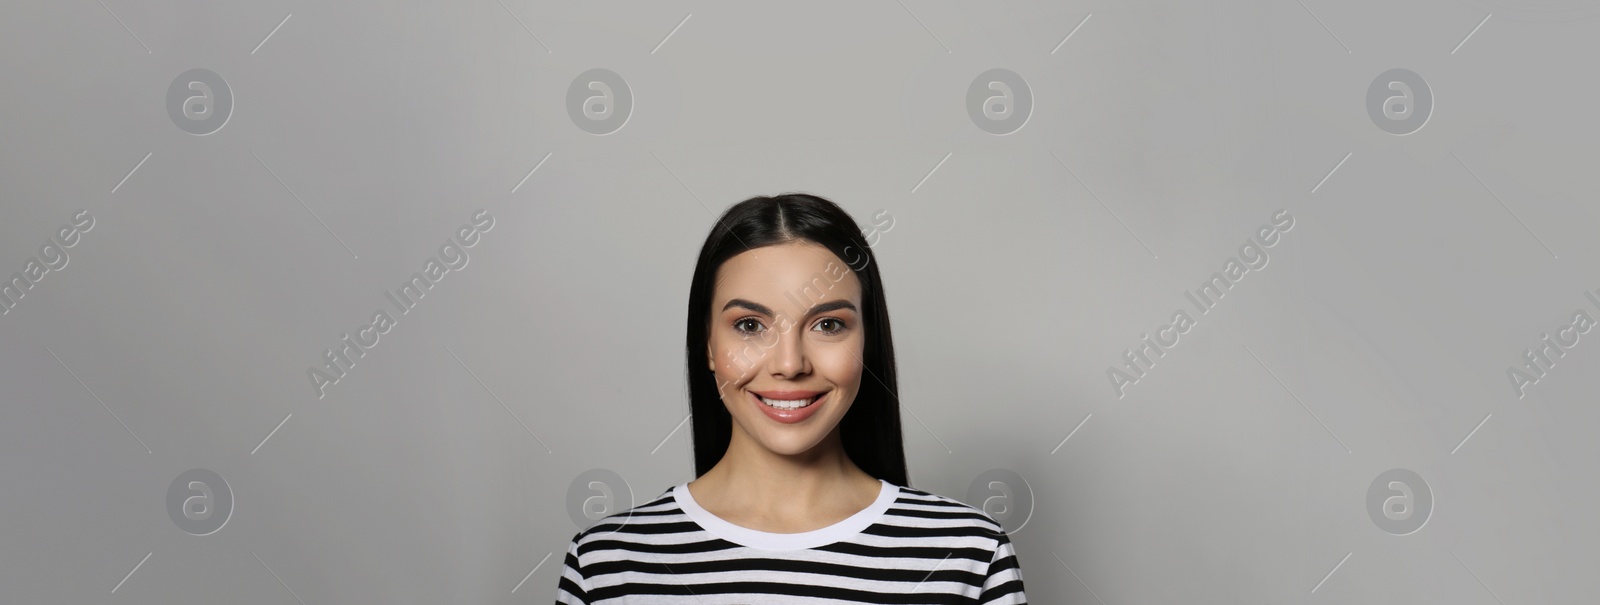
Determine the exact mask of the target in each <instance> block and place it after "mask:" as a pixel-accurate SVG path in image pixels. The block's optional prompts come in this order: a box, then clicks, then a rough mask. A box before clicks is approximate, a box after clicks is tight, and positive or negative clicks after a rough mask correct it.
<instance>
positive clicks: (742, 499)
mask: <svg viewBox="0 0 1600 605" xmlns="http://www.w3.org/2000/svg"><path fill="white" fill-rule="evenodd" d="M688 313H689V314H688V329H687V333H686V335H687V350H686V352H687V356H688V380H689V405H690V411H691V412H692V416H693V420H694V423H693V438H694V458H695V474H696V476H697V478H696V479H694V480H692V481H687V482H684V483H680V484H678V485H676V486H673V487H671V488H668V489H667V490H665V491H663V492H661V494H660V495H659V496H656V497H655V498H654V499H652V500H650V501H648V502H645V503H644V504H640V505H638V506H634V507H633V508H631V509H628V510H626V511H622V512H619V513H617V514H614V515H611V516H608V517H606V518H604V519H601V520H600V521H598V522H596V523H594V524H593V525H590V526H589V527H588V528H586V529H584V530H583V531H581V532H579V533H578V534H577V535H576V536H574V537H573V539H572V542H571V543H570V544H569V545H568V547H567V554H566V560H565V564H564V566H563V569H562V572H561V580H560V585H559V590H558V591H557V593H556V602H557V603H559V604H568V605H578V604H617V605H622V604H632V603H651V604H665V605H674V604H683V605H730V604H755V603H782V604H795V603H823V602H827V603H834V604H837V603H982V604H987V605H1000V604H1020V603H1026V602H1027V597H1026V596H1025V595H1024V593H1023V586H1022V570H1021V567H1020V566H1019V565H1018V563H1017V557H1016V552H1015V550H1014V549H1013V548H1012V544H1011V540H1010V538H1009V537H1008V536H1007V535H1006V533H1005V531H1004V529H1003V528H1002V527H1001V526H1000V525H999V524H998V523H996V522H995V521H994V519H993V518H991V517H989V516H988V515H986V514H984V513H983V512H982V511H981V510H979V509H977V508H974V507H972V506H969V505H967V504H964V503H962V502H960V501H957V500H954V499H951V498H947V497H944V496H940V495H936V494H933V493H930V492H926V491H923V490H919V489H915V488H912V487H911V486H910V483H909V481H908V480H907V478H906V463H905V453H904V450H903V448H902V445H901V437H900V414H899V394H898V390H897V387H896V382H895V365H894V345H893V341H892V339H891V338H890V332H889V313H888V305H887V304H886V302H885V298H884V292H883V281H882V280H881V279H880V277H879V274H878V263H877V259H876V258H874V257H873V255H872V250H871V249H870V248H868V247H867V245H866V243H865V242H864V241H863V237H862V233H861V229H860V228H859V227H858V226H857V224H856V222H855V221H854V220H853V219H851V218H850V215H849V214H847V213H846V212H845V211H844V210H843V209H841V208H840V207H839V206H837V205H835V204H834V203H833V202H830V201H828V200H825V199H823V198H820V197H817V196H813V195H806V194H800V193H790V194H784V195H779V196H775V197H765V196H761V197H755V198H751V199H748V200H745V201H743V202H740V203H738V204H735V205H734V206H733V207H732V208H729V209H728V211H727V212H726V213H724V214H723V215H722V217H721V218H720V219H718V220H717V223H716V225H715V226H714V227H713V228H712V230H711V233H710V235H709V236H707V238H706V241H705V244H704V245H703V246H702V247H701V249H700V259H699V262H698V264H696V265H695V271H694V277H693V281H692V282H691V283H690V290H689V309H688Z"/></svg>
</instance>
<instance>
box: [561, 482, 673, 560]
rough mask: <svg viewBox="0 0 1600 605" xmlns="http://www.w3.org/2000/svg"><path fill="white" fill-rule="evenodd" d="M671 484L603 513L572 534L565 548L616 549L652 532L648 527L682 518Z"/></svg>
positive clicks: (577, 550) (576, 551)
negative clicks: (652, 494) (617, 508)
mask: <svg viewBox="0 0 1600 605" xmlns="http://www.w3.org/2000/svg"><path fill="white" fill-rule="evenodd" d="M672 489H673V488H672V487H668V488H666V489H665V490H662V491H661V492H660V493H659V494H658V495H656V496H655V497H653V498H650V499H649V500H646V501H644V502H642V503H639V504H637V505H634V506H632V507H629V508H627V509H624V510H621V511H617V512H614V513H611V514H608V515H605V516H603V517H601V518H599V519H598V520H596V521H594V522H593V523H590V524H589V526H588V527H585V528H583V529H581V530H579V531H578V532H577V533H576V534H574V535H573V536H572V542H571V544H570V545H569V546H568V549H569V550H571V551H573V553H574V554H575V555H584V554H587V553H588V552H589V551H591V550H593V549H595V548H615V547H618V546H621V545H623V544H625V543H629V542H637V541H639V540H640V539H641V536H645V535H648V534H649V533H652V532H651V530H650V528H652V527H655V528H659V527H661V524H663V523H671V522H678V521H682V520H683V519H685V517H684V515H683V509H681V508H679V507H678V502H677V500H676V499H674V498H673V496H672Z"/></svg>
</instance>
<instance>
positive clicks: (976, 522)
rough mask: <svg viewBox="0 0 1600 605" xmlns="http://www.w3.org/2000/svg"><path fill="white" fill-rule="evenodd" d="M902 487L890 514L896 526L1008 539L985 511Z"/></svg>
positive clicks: (931, 493) (1003, 529) (957, 534)
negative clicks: (907, 525) (904, 525)
mask: <svg viewBox="0 0 1600 605" xmlns="http://www.w3.org/2000/svg"><path fill="white" fill-rule="evenodd" d="M899 488H900V494H899V496H898V497H896V498H895V501H894V503H893V504H892V505H890V507H889V511H888V513H887V517H888V518H890V519H892V520H894V521H895V522H897V523H900V524H909V525H911V526H914V527H922V528H929V529H937V530H939V533H941V534H944V535H952V536H970V537H982V538H989V539H992V540H1004V539H1005V535H1006V533H1005V528H1004V527H1003V526H1001V524H1000V523H999V522H998V521H995V519H994V517H992V516H990V515H989V513H987V512H984V511H983V509H980V508H978V507H976V506H972V505H970V504H967V503H966V502H962V501H960V500H957V499H955V498H951V497H949V496H945V495H942V494H938V493H934V492H930V491H927V490H922V489H918V488H914V487H909V486H904V485H902V486H899Z"/></svg>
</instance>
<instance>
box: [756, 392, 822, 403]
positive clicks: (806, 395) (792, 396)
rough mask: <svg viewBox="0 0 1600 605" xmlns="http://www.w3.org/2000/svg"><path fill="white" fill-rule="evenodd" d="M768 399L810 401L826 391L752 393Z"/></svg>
mask: <svg viewBox="0 0 1600 605" xmlns="http://www.w3.org/2000/svg"><path fill="white" fill-rule="evenodd" d="M750 392H751V393H755V394H757V395H760V396H762V397H766V398H767V399H774V400H777V401H794V400H797V399H810V398H812V397H816V396H818V395H821V394H823V393H824V392H826V391H750Z"/></svg>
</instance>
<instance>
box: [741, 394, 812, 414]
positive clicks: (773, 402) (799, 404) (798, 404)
mask: <svg viewBox="0 0 1600 605" xmlns="http://www.w3.org/2000/svg"><path fill="white" fill-rule="evenodd" d="M752 394H753V393H752ZM824 395H827V393H819V394H817V395H816V396H814V397H812V398H810V399H797V400H782V399H768V398H766V397H762V396H760V395H756V398H757V399H760V400H761V403H763V404H766V405H767V406H768V407H772V408H775V409H779V410H798V409H801V408H806V407H810V406H811V405H812V404H814V403H816V402H817V400H818V399H821V398H822V397H823V396H824Z"/></svg>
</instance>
